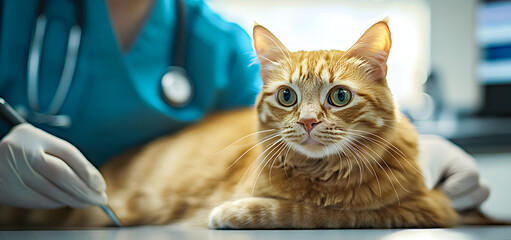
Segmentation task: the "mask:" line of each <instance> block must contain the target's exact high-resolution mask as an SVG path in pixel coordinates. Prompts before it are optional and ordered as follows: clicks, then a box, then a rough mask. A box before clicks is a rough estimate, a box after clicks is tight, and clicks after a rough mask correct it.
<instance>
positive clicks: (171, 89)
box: [16, 0, 193, 128]
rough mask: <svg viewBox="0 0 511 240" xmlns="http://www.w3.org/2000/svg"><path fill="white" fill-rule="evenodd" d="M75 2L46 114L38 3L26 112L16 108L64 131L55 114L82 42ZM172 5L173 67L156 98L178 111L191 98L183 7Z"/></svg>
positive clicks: (66, 121) (64, 122)
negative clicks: (42, 95) (41, 90)
mask: <svg viewBox="0 0 511 240" xmlns="http://www.w3.org/2000/svg"><path fill="white" fill-rule="evenodd" d="M75 2H76V14H75V24H74V25H73V26H72V27H71V29H70V31H69V36H68V42H67V50H66V57H65V60H64V67H63V70H62V74H61V76H60V81H59V84H58V86H57V90H56V92H55V94H54V96H53V99H52V101H51V103H50V105H49V106H48V109H47V110H46V111H42V110H41V108H40V105H39V94H38V91H39V72H40V69H39V68H40V65H41V64H40V63H41V51H42V48H43V44H44V37H45V34H46V25H47V24H48V19H47V18H46V15H45V13H44V10H45V3H46V1H45V0H41V1H40V2H39V6H38V16H37V18H36V21H35V27H34V31H33V37H32V42H31V44H30V49H29V54H28V61H27V96H28V105H29V108H30V109H27V108H25V107H24V106H16V111H17V112H18V113H20V114H21V115H22V116H23V117H24V118H25V119H27V120H29V121H30V122H34V123H41V124H47V125H50V126H54V127H64V128H66V127H69V126H71V118H70V117H69V116H68V115H64V114H58V113H59V111H60V110H61V108H62V105H63V104H64V102H65V100H66V98H67V95H68V93H69V90H70V88H71V84H72V82H73V77H74V74H75V71H76V65H77V63H78V53H79V50H80V43H81V38H82V26H83V19H82V18H83V9H84V7H83V0H75ZM175 2H176V28H175V35H174V36H175V44H174V49H173V50H174V54H173V63H174V65H172V66H170V67H169V68H168V69H167V70H166V71H165V73H164V74H163V76H162V78H161V93H160V94H161V95H162V97H163V99H165V101H166V102H167V103H168V104H169V105H170V106H171V107H174V108H182V107H184V106H186V105H188V103H190V101H191V99H192V96H193V86H192V84H191V81H190V78H189V77H188V74H187V73H186V70H185V68H184V62H185V47H186V28H187V23H186V17H187V16H186V5H185V3H184V1H183V0H175Z"/></svg>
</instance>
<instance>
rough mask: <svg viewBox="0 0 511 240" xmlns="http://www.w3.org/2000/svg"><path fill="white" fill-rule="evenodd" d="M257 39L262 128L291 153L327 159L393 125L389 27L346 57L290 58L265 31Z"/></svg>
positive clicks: (302, 54) (381, 25)
mask: <svg viewBox="0 0 511 240" xmlns="http://www.w3.org/2000/svg"><path fill="white" fill-rule="evenodd" d="M253 36H254V46H255V49H256V52H257V55H258V59H259V62H260V64H261V78H262V80H263V82H264V86H263V88H262V90H261V93H260V94H259V97H258V100H257V110H258V114H259V121H260V125H261V128H262V129H275V130H276V131H278V136H279V137H280V138H281V139H280V138H279V140H281V141H282V142H283V143H284V144H286V145H287V146H288V147H290V148H291V149H292V150H295V151H296V152H299V153H302V154H304V155H305V156H307V157H310V158H322V157H325V156H328V155H333V154H338V153H340V152H344V151H345V150H347V149H345V148H346V147H348V146H350V145H351V143H354V141H360V140H363V139H364V137H365V138H367V136H369V137H371V134H377V133H381V132H382V131H386V130H388V129H391V128H392V126H393V125H394V123H395V120H396V113H395V112H396V111H395V104H394V100H393V98H392V94H391V92H390V90H389V88H388V86H387V81H386V74H387V65H386V62H387V57H388V54H389V51H390V46H391V38H390V30H389V28H388V25H387V21H385V20H384V21H380V22H378V23H376V24H374V25H373V26H371V27H370V28H369V29H368V30H367V31H366V32H365V33H364V34H363V36H362V37H360V39H359V40H358V41H357V42H356V43H355V44H354V45H353V46H352V47H351V48H350V49H348V50H347V51H339V50H331V51H312V52H306V51H299V52H290V51H288V50H287V48H286V47H285V46H284V44H282V43H281V42H280V41H279V40H278V39H277V38H276V37H275V36H274V35H273V34H272V33H271V32H270V31H268V30H267V29H266V28H264V27H262V26H260V25H256V26H255V27H254V35H253Z"/></svg>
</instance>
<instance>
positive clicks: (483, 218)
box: [460, 209, 511, 225]
mask: <svg viewBox="0 0 511 240" xmlns="http://www.w3.org/2000/svg"><path fill="white" fill-rule="evenodd" d="M460 224H461V225H511V221H510V220H499V219H495V218H492V217H489V216H487V215H486V214H484V213H483V212H481V210H480V209H473V210H468V211H465V212H462V213H460Z"/></svg>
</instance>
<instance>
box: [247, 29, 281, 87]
mask: <svg viewBox="0 0 511 240" xmlns="http://www.w3.org/2000/svg"><path fill="white" fill-rule="evenodd" d="M253 36H254V47H255V50H256V53H257V58H258V59H259V62H260V63H261V78H262V79H263V82H266V81H267V79H268V77H269V75H270V73H271V71H272V70H273V68H274V67H275V66H276V63H277V60H278V59H280V58H286V57H288V56H289V50H287V48H286V47H285V46H284V44H282V43H281V42H280V41H279V39H277V37H275V35H273V34H272V33H271V32H270V31H268V29H266V28H265V27H263V26H261V25H259V24H257V23H256V24H255V25H254V35H253Z"/></svg>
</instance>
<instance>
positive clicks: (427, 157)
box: [419, 135, 490, 211]
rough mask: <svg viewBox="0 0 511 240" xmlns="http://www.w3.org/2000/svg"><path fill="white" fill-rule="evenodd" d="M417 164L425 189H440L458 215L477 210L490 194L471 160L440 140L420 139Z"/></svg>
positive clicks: (423, 137) (428, 136)
mask: <svg viewBox="0 0 511 240" xmlns="http://www.w3.org/2000/svg"><path fill="white" fill-rule="evenodd" d="M419 164H420V166H421V170H422V174H423V175H424V182H425V184H426V187H427V188H428V189H433V188H435V187H438V188H440V189H441V190H442V191H443V192H444V193H445V194H446V195H447V197H449V199H450V200H451V206H452V207H453V208H454V209H455V210H457V211H463V210H467V209H471V208H476V207H479V206H480V205H481V203H482V202H484V200H486V199H487V198H488V195H489V194H490V190H489V188H488V186H487V185H486V184H484V183H483V182H482V181H481V179H480V178H479V172H478V170H477V165H476V162H475V160H474V158H472V157H471V156H470V155H468V154H467V153H466V152H465V151H463V150H462V149H461V148H459V147H458V146H456V145H454V144H453V143H451V142H449V141H448V140H446V139H444V138H442V137H440V136H433V135H421V136H420V137H419Z"/></svg>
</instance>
